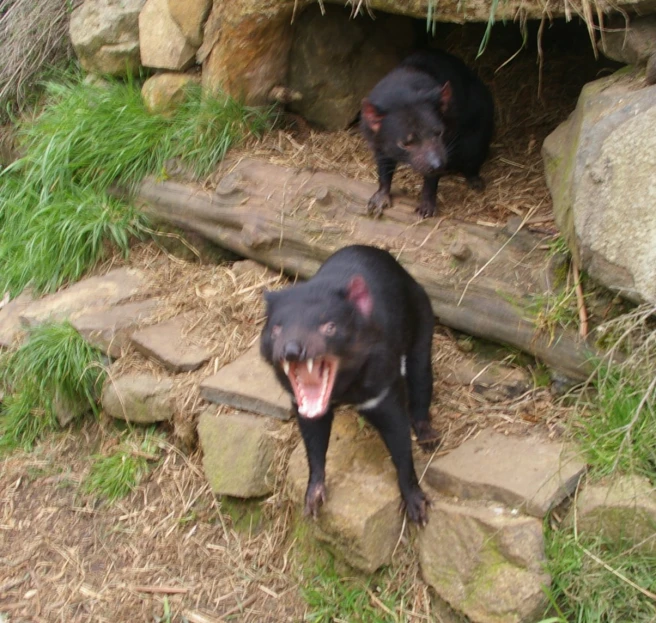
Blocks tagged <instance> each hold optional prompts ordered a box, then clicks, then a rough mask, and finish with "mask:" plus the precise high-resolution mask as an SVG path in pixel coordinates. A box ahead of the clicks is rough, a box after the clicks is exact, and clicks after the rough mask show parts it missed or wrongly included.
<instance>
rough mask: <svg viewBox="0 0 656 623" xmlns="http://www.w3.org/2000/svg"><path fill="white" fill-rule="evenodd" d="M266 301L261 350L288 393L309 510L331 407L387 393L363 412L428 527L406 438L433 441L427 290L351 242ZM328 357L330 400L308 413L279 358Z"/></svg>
mask: <svg viewBox="0 0 656 623" xmlns="http://www.w3.org/2000/svg"><path fill="white" fill-rule="evenodd" d="M363 284H364V285H363ZM265 297H266V302H267V321H266V325H265V327H264V329H263V331H262V336H261V343H260V344H261V353H262V356H263V357H264V358H265V359H266V361H268V363H269V364H271V365H272V366H273V367H274V369H275V372H276V375H277V377H278V380H279V381H280V383H281V384H282V385H283V387H285V389H286V390H287V391H288V392H289V393H290V394H291V395H292V402H293V404H294V410H295V414H296V417H297V421H298V424H299V426H300V430H301V434H302V436H303V440H304V442H305V447H306V451H307V458H308V463H309V466H310V479H309V482H308V487H307V492H306V498H305V510H306V513H308V514H312V515H314V516H316V514H317V512H318V509H319V506H320V505H321V503H322V502H323V501H324V498H325V459H326V450H327V448H328V440H329V437H330V429H331V424H332V420H333V407H334V406H336V405H340V404H352V405H362V404H363V403H366V402H367V401H370V400H372V399H374V398H376V397H379V396H381V394H382V393H383V392H384V390H385V389H387V393H386V394H385V397H384V398H383V399H382V400H381V402H380V403H379V404H377V405H376V406H375V407H374V408H365V409H361V410H360V412H361V413H362V415H363V416H364V417H365V418H367V419H368V420H369V421H370V422H371V424H373V425H374V426H375V427H376V428H377V430H378V431H379V432H380V434H381V436H382V438H383V440H384V441H385V444H386V445H387V447H388V449H389V451H390V454H391V456H392V459H393V461H394V464H395V466H396V469H397V474H398V482H399V488H400V490H401V494H402V497H403V501H404V504H405V507H406V509H407V512H408V516H409V517H410V519H411V520H412V521H415V522H417V523H419V524H422V525H423V524H425V523H426V506H427V503H428V502H427V499H426V496H425V495H424V493H423V491H422V490H421V488H420V487H419V484H418V481H417V476H416V474H415V470H414V465H413V460H412V453H411V438H410V426H411V425H412V426H413V427H414V429H415V432H416V434H417V437H418V440H419V442H420V444H422V446H423V447H425V448H430V447H434V445H435V444H436V443H437V434H436V433H435V431H434V430H433V429H432V428H431V426H430V421H429V412H428V410H429V406H430V401H431V395H432V387H433V376H432V369H431V345H432V335H433V325H434V316H433V312H432V309H431V305H430V301H429V299H428V296H427V295H426V293H425V291H424V290H423V288H422V287H421V286H420V285H419V284H418V283H417V282H416V281H415V280H414V279H413V278H412V277H411V276H410V275H409V274H408V273H407V272H406V271H405V270H404V269H403V267H402V266H401V265H400V264H399V263H398V262H397V261H396V260H395V259H394V258H393V257H392V256H391V255H390V254H389V253H387V252H386V251H383V250H380V249H376V248H374V247H368V246H361V245H355V246H350V247H345V248H343V249H341V250H340V251H337V252H336V253H335V254H334V255H332V256H331V257H330V258H328V259H327V260H326V262H325V263H324V264H323V266H322V267H321V268H320V269H319V271H318V272H317V273H316V275H315V276H314V277H313V278H312V279H310V280H309V281H307V282H306V283H302V284H300V285H295V286H292V287H290V288H287V289H285V290H282V291H279V292H268V293H266V294H265ZM330 323H334V325H332V326H331V331H330V332H331V333H332V334H331V335H328V336H327V335H323V334H322V332H321V331H322V330H323V329H322V328H325V327H326V326H329V324H330ZM333 328H334V331H333V330H332V329H333ZM324 355H333V356H335V357H338V358H339V360H340V366H339V370H338V372H337V375H336V380H335V384H334V387H333V391H332V395H331V399H330V405H329V407H328V409H327V410H326V412H325V413H324V414H323V415H321V416H320V417H314V418H308V417H304V416H303V415H301V414H299V410H298V405H297V403H296V400H295V399H294V393H293V388H292V386H291V383H290V380H289V378H288V377H287V375H286V374H285V371H284V370H283V361H284V360H287V361H294V362H297V361H307V359H310V358H315V357H322V356H324ZM402 358H404V359H405V364H404V366H405V376H403V375H402V364H401V360H402Z"/></svg>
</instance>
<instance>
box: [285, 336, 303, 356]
mask: <svg viewBox="0 0 656 623" xmlns="http://www.w3.org/2000/svg"><path fill="white" fill-rule="evenodd" d="M282 358H283V359H284V360H285V361H300V360H301V359H304V358H305V349H304V348H303V347H302V346H301V344H300V342H297V341H296V340H291V341H289V342H287V343H286V344H285V346H284V348H283V349H282Z"/></svg>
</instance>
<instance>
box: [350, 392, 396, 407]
mask: <svg viewBox="0 0 656 623" xmlns="http://www.w3.org/2000/svg"><path fill="white" fill-rule="evenodd" d="M388 392H389V387H386V388H385V389H384V390H383V391H382V392H380V394H378V396H374V397H373V398H369V400H366V401H365V402H363V403H360V404H359V405H355V408H356V410H357V411H367V410H368V409H374V408H376V407H377V406H378V405H379V404H380V403H381V402H383V400H385V396H387V394H388Z"/></svg>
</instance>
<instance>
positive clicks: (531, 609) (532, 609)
mask: <svg viewBox="0 0 656 623" xmlns="http://www.w3.org/2000/svg"><path fill="white" fill-rule="evenodd" d="M418 545H419V563H420V565H421V571H422V574H423V576H424V579H425V580H426V582H428V583H429V584H430V585H431V586H432V587H433V588H434V589H435V591H436V592H437V594H438V595H439V596H440V597H441V598H442V599H444V600H445V601H447V602H448V603H449V604H450V605H451V607H452V608H454V609H455V610H457V611H459V612H462V613H464V614H465V615H466V616H467V617H468V620H469V621H472V622H473V623H524V622H525V623H534V622H535V621H538V620H540V617H541V615H542V614H544V612H545V610H546V607H547V596H546V593H545V591H544V589H545V587H548V586H549V584H550V577H549V575H548V574H547V573H546V572H545V571H544V563H545V555H544V542H543V535H542V522H541V521H540V520H539V519H535V518H533V517H522V516H520V515H516V514H514V513H512V512H510V511H508V510H507V509H503V508H501V507H488V506H481V505H467V506H465V505H462V504H453V503H448V502H434V503H433V506H432V508H431V509H430V510H429V520H428V525H427V526H426V527H425V528H424V529H423V530H421V531H420V533H419V537H418Z"/></svg>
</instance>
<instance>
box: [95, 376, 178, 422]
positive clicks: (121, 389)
mask: <svg viewBox="0 0 656 623" xmlns="http://www.w3.org/2000/svg"><path fill="white" fill-rule="evenodd" d="M172 394H173V381H172V380H171V379H169V378H167V377H157V376H155V375H154V374H148V373H136V374H134V373H133V374H125V375H123V376H120V377H118V378H112V377H111V376H110V378H108V379H107V381H106V382H105V386H104V387H103V392H102V397H101V403H102V407H103V410H104V411H105V413H107V415H111V416H112V417H113V418H116V419H119V420H127V421H128V422H133V423H134V424H153V423H155V422H165V421H169V420H172V419H173V415H174V408H173V397H172Z"/></svg>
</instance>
